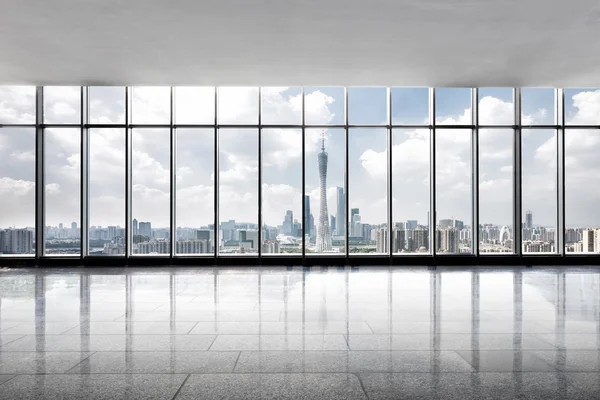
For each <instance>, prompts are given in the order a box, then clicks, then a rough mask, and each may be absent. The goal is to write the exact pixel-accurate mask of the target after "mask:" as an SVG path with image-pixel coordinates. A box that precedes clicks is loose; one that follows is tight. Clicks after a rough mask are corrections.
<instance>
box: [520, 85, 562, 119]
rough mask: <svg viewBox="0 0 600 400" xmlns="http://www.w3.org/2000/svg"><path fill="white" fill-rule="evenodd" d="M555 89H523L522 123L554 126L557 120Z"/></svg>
mask: <svg viewBox="0 0 600 400" xmlns="http://www.w3.org/2000/svg"><path fill="white" fill-rule="evenodd" d="M555 110H556V105H555V100H554V89H552V88H522V89H521V123H522V124H523V125H524V126H528V125H552V124H555V123H556V118H555Z"/></svg>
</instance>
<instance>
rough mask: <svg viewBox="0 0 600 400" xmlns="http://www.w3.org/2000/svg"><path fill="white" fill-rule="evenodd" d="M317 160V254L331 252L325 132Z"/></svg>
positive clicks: (322, 134) (322, 135)
mask: <svg viewBox="0 0 600 400" xmlns="http://www.w3.org/2000/svg"><path fill="white" fill-rule="evenodd" d="M317 158H318V160H319V181H320V199H319V200H320V206H319V225H318V227H317V246H316V249H315V250H316V251H317V252H325V251H331V230H330V229H329V212H328V211H327V152H326V151H325V131H323V132H322V133H321V152H320V153H319V154H318V155H317Z"/></svg>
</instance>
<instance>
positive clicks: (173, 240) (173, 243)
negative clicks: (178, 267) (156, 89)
mask: <svg viewBox="0 0 600 400" xmlns="http://www.w3.org/2000/svg"><path fill="white" fill-rule="evenodd" d="M174 90H175V88H174V87H173V86H171V88H170V90H169V96H170V99H169V101H170V110H169V111H170V113H169V114H170V115H169V138H170V141H169V143H170V166H169V179H170V182H169V190H170V192H171V196H170V202H169V205H170V214H169V215H170V221H171V224H170V225H171V226H170V233H169V236H170V240H169V244H170V246H169V247H170V251H169V253H170V256H171V258H173V257H175V256H176V254H177V224H176V221H177V216H176V213H177V209H176V204H177V198H176V196H177V188H176V185H177V177H176V176H175V174H176V173H177V142H176V141H177V137H176V135H175V129H174V128H173V125H174V114H175V96H174Z"/></svg>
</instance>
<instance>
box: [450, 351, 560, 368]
mask: <svg viewBox="0 0 600 400" xmlns="http://www.w3.org/2000/svg"><path fill="white" fill-rule="evenodd" d="M456 353H457V354H458V355H459V356H461V357H462V358H463V359H464V360H465V361H467V362H468V363H469V364H470V365H471V366H473V368H474V369H475V371H477V372H556V371H557V370H556V368H554V367H553V366H552V365H550V364H549V363H547V362H544V361H543V360H541V359H540V358H538V357H536V356H535V355H534V354H533V352H527V351H523V352H516V351H515V352H513V351H502V350H484V351H465V350H457V351H456Z"/></svg>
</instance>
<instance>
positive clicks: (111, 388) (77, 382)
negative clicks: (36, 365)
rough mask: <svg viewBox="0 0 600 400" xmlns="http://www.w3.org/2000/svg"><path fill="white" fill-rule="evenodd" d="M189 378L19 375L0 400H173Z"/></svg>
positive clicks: (1, 391)
mask: <svg viewBox="0 0 600 400" xmlns="http://www.w3.org/2000/svg"><path fill="white" fill-rule="evenodd" d="M185 378H186V375H158V374H153V375H133V374H128V375H37V376H36V375H20V376H17V377H15V378H14V379H12V380H10V381H9V382H7V383H5V384H4V385H2V386H1V388H0V398H3V399H23V400H26V399H31V400H34V399H35V400H38V399H44V400H63V399H73V400H76V399H81V400H110V399H129V400H142V399H144V400H146V399H157V400H171V399H172V398H173V396H175V393H177V390H178V389H179V388H180V387H181V385H182V383H183V382H184V380H185Z"/></svg>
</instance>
